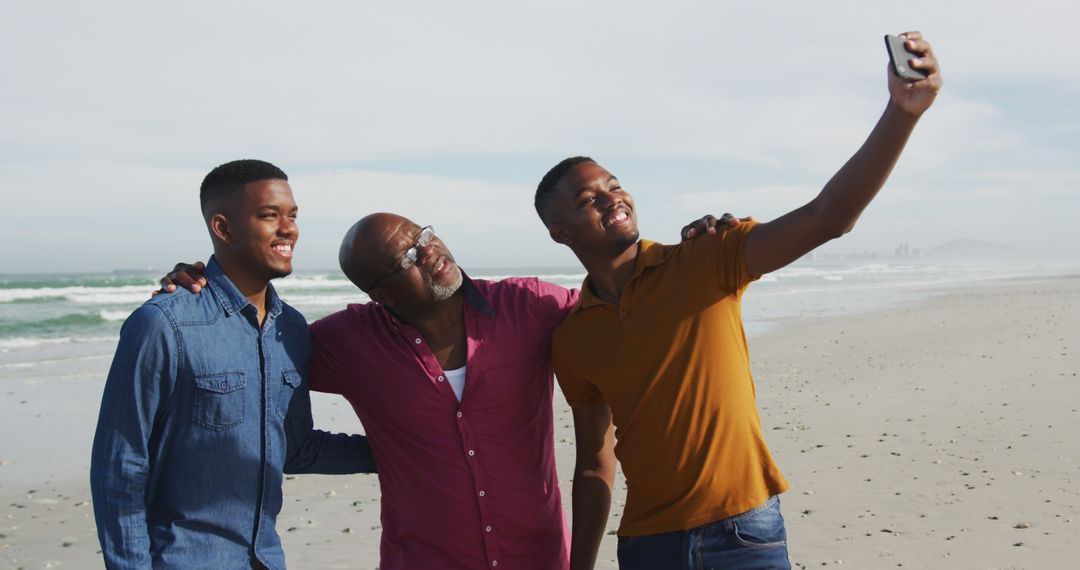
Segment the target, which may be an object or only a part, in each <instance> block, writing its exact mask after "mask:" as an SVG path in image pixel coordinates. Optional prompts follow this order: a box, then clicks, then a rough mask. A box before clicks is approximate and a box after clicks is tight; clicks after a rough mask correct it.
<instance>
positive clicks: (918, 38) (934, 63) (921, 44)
mask: <svg viewBox="0 0 1080 570" xmlns="http://www.w3.org/2000/svg"><path fill="white" fill-rule="evenodd" d="M900 37H902V38H904V47H905V48H907V49H908V51H910V52H912V53H916V54H919V57H916V58H912V59H911V60H910V61H908V65H910V66H911V67H912V68H913V69H918V70H920V71H923V72H925V73H926V78H925V79H920V80H918V81H912V82H910V83H906V84H904V86H903V87H904V89H905V90H920V89H940V88H941V84H942V81H941V67H940V65H939V64H938V59H937V56H935V55H934V48H933V46H931V45H930V42H928V41H926V40H925V39H924V38H923V35H922V32H918V31H911V32H904V33H902V34H900Z"/></svg>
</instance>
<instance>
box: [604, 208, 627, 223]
mask: <svg viewBox="0 0 1080 570" xmlns="http://www.w3.org/2000/svg"><path fill="white" fill-rule="evenodd" d="M627 217H628V216H627V214H626V212H624V211H622V210H619V211H618V212H616V213H614V214H612V215H611V217H610V218H608V220H607V223H606V224H605V225H608V226H610V225H611V224H617V223H619V222H622V221H623V220H625V219H626V218H627Z"/></svg>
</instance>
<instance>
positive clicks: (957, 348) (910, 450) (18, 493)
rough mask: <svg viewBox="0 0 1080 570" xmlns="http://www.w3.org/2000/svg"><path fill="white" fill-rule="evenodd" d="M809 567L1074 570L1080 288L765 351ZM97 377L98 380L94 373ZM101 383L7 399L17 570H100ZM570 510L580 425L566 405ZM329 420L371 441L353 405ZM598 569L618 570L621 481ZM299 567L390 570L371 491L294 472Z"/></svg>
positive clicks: (8, 553) (940, 298) (770, 405)
mask: <svg viewBox="0 0 1080 570" xmlns="http://www.w3.org/2000/svg"><path fill="white" fill-rule="evenodd" d="M750 347H751V357H752V360H753V362H754V363H755V366H754V373H755V378H756V380H757V388H758V397H759V407H760V409H761V414H762V422H763V425H764V427H765V429H766V437H767V439H768V442H769V445H770V447H771V448H772V450H773V453H774V455H775V457H776V460H777V462H778V463H779V465H780V467H781V469H782V470H783V471H784V473H785V475H786V476H787V477H788V479H789V481H790V482H791V484H792V488H791V490H790V491H789V492H788V493H785V494H784V495H783V497H782V503H783V511H784V515H785V518H786V519H787V522H788V533H789V539H790V546H791V556H792V561H793V562H794V563H795V564H796V566H798V567H804V568H817V567H822V566H836V565H843V566H846V567H851V568H1065V567H1073V566H1075V565H1076V563H1075V562H1074V561H1073V553H1074V552H1075V551H1076V550H1077V548H1078V547H1080V532H1078V526H1077V524H1078V520H1077V519H1078V518H1080V489H1078V488H1077V486H1076V485H1074V484H1073V482H1074V480H1080V439H1078V438H1076V436H1075V435H1074V434H1076V433H1077V432H1080V376H1078V375H1080V277H1062V278H1047V279H1043V280H1031V279H1027V280H1016V281H1008V282H998V283H994V284H982V285H980V286H978V287H971V288H955V287H954V288H950V289H949V290H947V291H943V292H941V293H940V294H939V295H934V296H932V297H931V298H929V299H927V300H922V301H917V302H911V303H905V304H903V305H900V306H897V307H894V308H890V309H886V310H883V311H878V312H874V313H868V314H862V315H853V316H839V317H814V318H809V319H788V320H783V321H779V322H777V323H776V326H775V327H773V329H772V330H771V332H769V333H767V334H766V335H764V336H761V337H757V338H753V339H751V341H750ZM95 366H97V365H96V364H95ZM106 367H107V361H105V362H104V363H103V364H101V365H100V369H97V368H94V369H87V370H72V371H70V374H66V375H64V376H63V377H58V378H48V379H37V380H34V381H8V382H7V385H5V386H4V387H3V388H2V389H0V429H2V430H3V433H4V438H3V443H2V445H0V505H3V519H2V520H0V567H4V568H13V569H15V568H26V569H30V568H94V567H100V566H101V558H100V553H99V547H98V544H97V539H96V535H95V531H94V524H93V514H92V508H91V506H90V504H89V501H90V499H89V491H88V484H87V480H86V479H87V476H86V473H87V465H88V457H89V442H90V439H91V438H92V432H93V428H94V423H95V421H96V415H97V406H98V401H99V399H100V394H101V379H102V378H103V377H104V372H105V368H106ZM556 405H557V413H556V418H557V422H556V436H555V437H556V449H557V451H558V461H559V472H560V474H561V479H562V486H563V490H564V493H565V494H566V496H565V501H564V502H565V503H566V505H567V506H569V490H570V484H569V475H570V474H571V472H572V468H573V441H572V440H573V430H572V425H571V420H570V412H569V410H568V409H567V408H566V405H565V403H564V402H562V400H561V397H559V398H557V404H556ZM315 413H316V423H317V424H318V425H320V427H326V428H329V429H335V430H343V431H356V430H357V429H359V428H358V422H357V421H356V419H355V418H354V417H353V416H352V412H351V409H350V408H349V407H348V405H347V404H346V403H345V402H344V401H343V400H340V399H339V398H337V397H329V396H323V395H317V397H316V398H315ZM617 486H618V489H617V494H616V497H615V501H616V503H615V505H614V507H613V509H612V510H613V513H612V517H611V520H610V521H609V536H607V537H605V541H604V544H603V546H602V550H601V553H600V561H599V563H598V564H597V568H615V563H614V559H615V536H614V535H613V532H614V529H615V528H616V527H617V525H618V514H619V511H620V510H621V504H622V500H623V490H624V488H623V485H622V483H621V481H620V482H619V483H618V485H617ZM285 494H286V504H285V508H284V510H283V511H282V513H281V516H280V517H279V520H278V530H279V532H280V533H281V536H282V538H283V541H284V544H285V549H286V552H287V556H288V559H289V564H290V567H292V568H300V569H306V568H375V567H376V565H377V562H378V535H379V515H378V513H379V498H378V497H379V493H378V487H377V483H376V481H375V479H374V477H371V476H344V477H331V476H314V475H304V476H297V477H290V478H288V479H287V480H286V482H285Z"/></svg>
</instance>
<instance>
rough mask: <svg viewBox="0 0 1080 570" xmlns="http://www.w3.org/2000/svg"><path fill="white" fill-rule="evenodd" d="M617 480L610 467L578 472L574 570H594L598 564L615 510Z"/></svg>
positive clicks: (572, 553) (572, 568)
mask: <svg viewBox="0 0 1080 570" xmlns="http://www.w3.org/2000/svg"><path fill="white" fill-rule="evenodd" d="M614 478H615V477H614V469H610V468H603V467H601V468H599V469H581V468H578V469H575V470H574V484H573V490H572V494H573V509H574V510H573V515H572V516H573V527H572V529H571V543H570V568H571V570H591V569H592V567H593V565H594V564H595V563H596V553H597V551H598V550H599V549H600V541H601V540H602V539H603V538H604V529H605V528H606V527H607V520H608V513H609V512H610V510H611V488H612V484H613V483H614Z"/></svg>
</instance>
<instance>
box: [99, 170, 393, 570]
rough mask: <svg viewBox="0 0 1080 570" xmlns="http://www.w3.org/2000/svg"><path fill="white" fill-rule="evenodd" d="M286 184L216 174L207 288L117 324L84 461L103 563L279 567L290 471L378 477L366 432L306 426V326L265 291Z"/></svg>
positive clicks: (283, 215) (283, 219)
mask: <svg viewBox="0 0 1080 570" xmlns="http://www.w3.org/2000/svg"><path fill="white" fill-rule="evenodd" d="M287 180H288V177H287V176H286V175H285V173H284V172H282V171H281V170H280V169H278V168H277V167H275V166H274V165H272V164H269V163H266V162H262V161H257V160H240V161H234V162H230V163H227V164H224V165H221V166H219V167H217V168H215V169H214V170H213V171H212V172H210V174H208V175H207V176H206V179H205V180H204V181H203V184H202V188H201V192H200V202H201V206H202V212H203V216H204V218H205V219H206V223H207V227H208V229H209V230H210V235H211V239H212V241H213V244H214V256H213V257H212V258H211V260H210V263H209V264H208V265H207V266H206V273H205V275H206V281H207V284H206V289H208V290H209V293H210V294H201V295H193V294H191V293H189V292H187V291H180V292H177V293H176V294H173V295H159V296H157V297H155V298H153V299H151V300H150V301H147V302H146V303H145V304H144V305H142V306H141V307H140V308H139V309H137V310H136V311H135V312H134V313H133V314H132V315H131V316H130V317H129V318H128V320H127V321H126V322H125V323H124V326H123V329H122V330H121V332H120V343H119V346H118V347H117V350H116V355H115V357H114V359H113V363H112V368H111V369H110V371H109V377H108V380H107V381H106V384H105V393H104V396H103V398H102V403H101V413H100V416H99V419H98V428H97V434H96V436H95V438H94V449H93V457H92V461H91V469H90V483H91V489H92V492H93V498H94V514H95V518H96V520H97V527H98V536H99V538H100V540H101V547H102V554H103V555H104V558H105V564H106V566H107V567H109V568H151V567H152V568H184V569H191V568H214V569H233V568H236V569H240V568H243V569H250V568H269V569H274V570H277V569H283V568H285V556H284V553H283V551H282V548H281V542H280V539H279V538H278V535H277V532H276V530H275V519H276V517H277V513H278V512H279V511H280V510H281V503H282V497H281V481H282V472H283V471H284V472H287V473H328V474H339V473H357V472H371V471H374V460H373V459H372V457H371V452H370V449H369V448H368V445H367V440H366V438H364V437H361V436H347V435H344V434H330V433H327V432H322V431H315V430H313V429H312V419H311V401H310V396H309V393H308V384H307V364H308V357H309V355H310V353H311V344H310V340H309V338H308V327H307V323H306V322H305V320H304V317H303V316H302V315H301V314H300V313H299V312H297V311H296V310H295V309H293V308H292V307H290V306H288V305H286V304H285V303H283V302H282V301H281V299H280V298H279V297H278V295H277V293H276V292H275V291H274V287H273V286H272V285H270V280H271V279H274V278H277V277H284V276H286V275H288V274H289V273H291V272H292V255H293V247H294V245H295V243H296V239H297V237H298V235H299V230H298V229H297V226H296V212H297V208H296V202H295V201H294V200H293V196H292V190H291V188H290V187H289V183H288V181H287Z"/></svg>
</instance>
